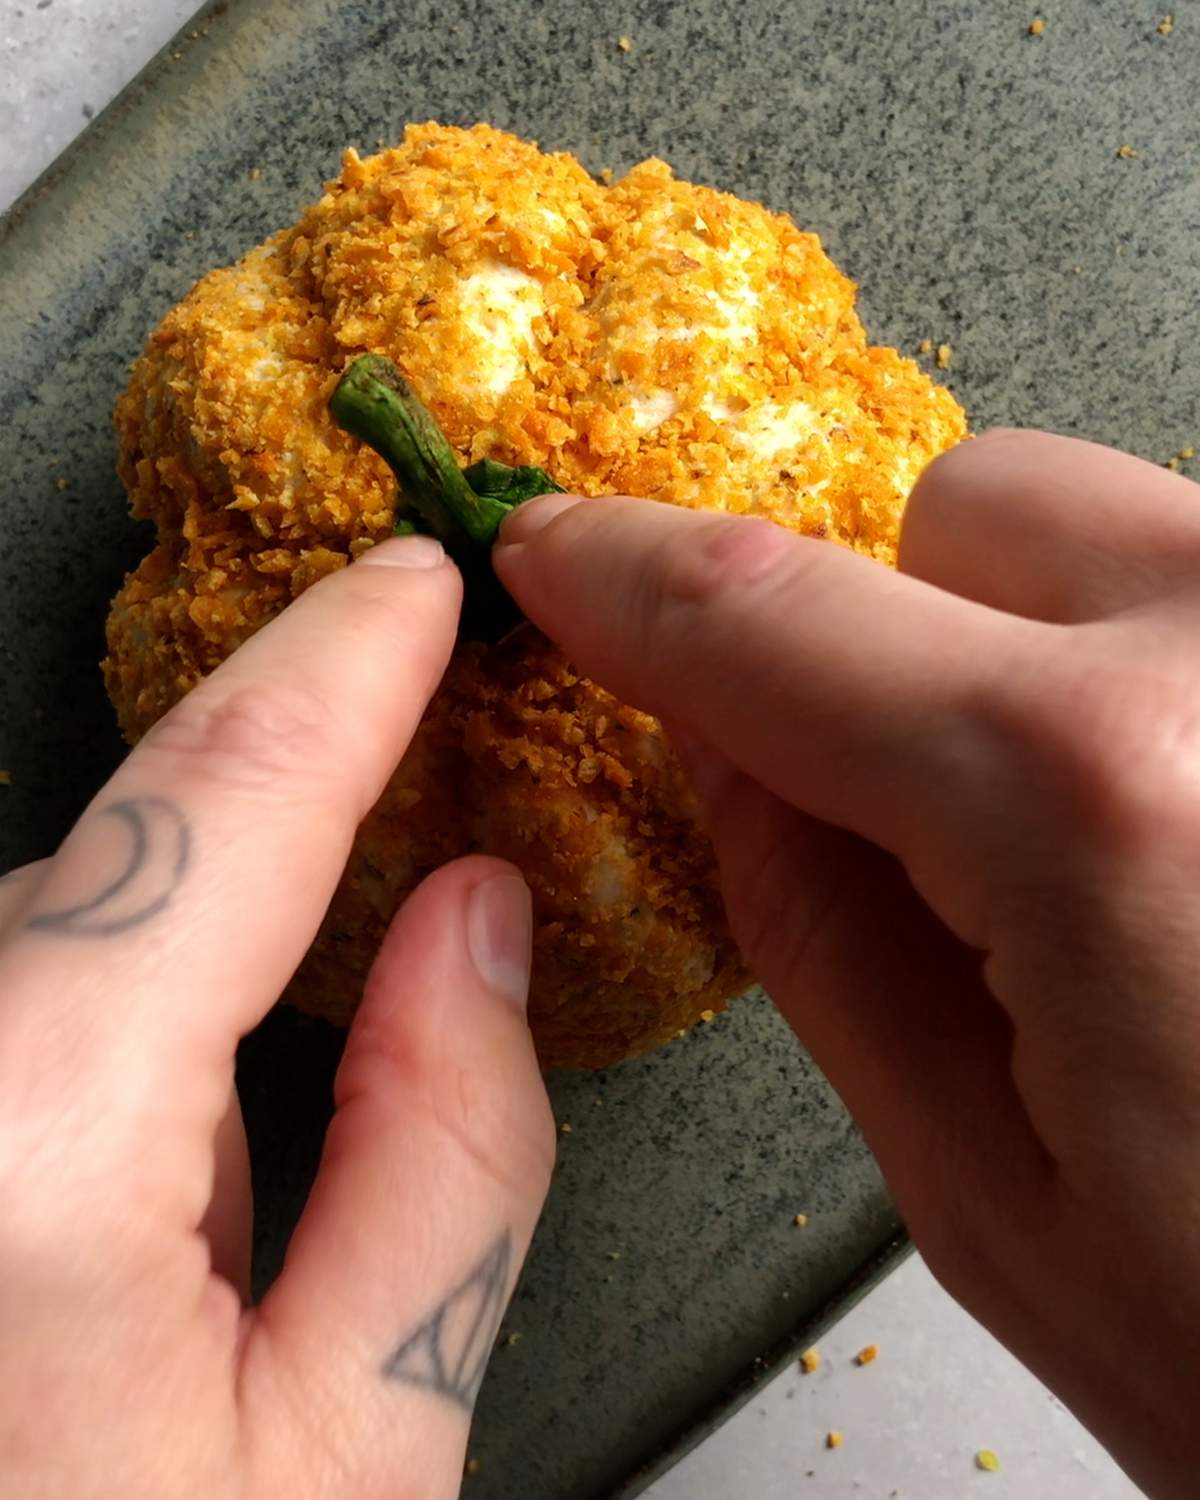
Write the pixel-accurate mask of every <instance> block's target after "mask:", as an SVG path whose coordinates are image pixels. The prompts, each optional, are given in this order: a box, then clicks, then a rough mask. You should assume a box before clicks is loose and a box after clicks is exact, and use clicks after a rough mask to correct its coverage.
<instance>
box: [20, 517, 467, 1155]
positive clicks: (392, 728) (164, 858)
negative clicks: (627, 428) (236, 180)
mask: <svg viewBox="0 0 1200 1500" xmlns="http://www.w3.org/2000/svg"><path fill="white" fill-rule="evenodd" d="M389 564H391V566H389ZM460 599H461V582H460V579H459V576H458V573H457V571H456V570H455V568H454V567H453V566H451V565H450V563H449V562H448V561H447V560H446V558H445V556H444V554H443V553H442V550H441V548H440V546H438V544H437V543H435V542H432V541H431V540H430V539H428V538H405V539H397V540H394V541H388V542H386V543H384V544H382V545H381V546H379V547H377V548H374V549H372V551H370V552H367V553H365V554H364V556H363V557H362V558H361V559H360V560H359V561H358V562H356V563H353V564H352V565H351V566H350V567H348V568H346V569H344V570H342V571H341V572H340V573H337V574H335V575H334V576H332V577H330V578H327V579H325V580H323V581H322V582H320V583H318V584H316V585H315V586H314V587H313V588H311V589H310V590H308V591H307V592H306V593H305V594H303V595H302V596H301V597H300V598H299V599H298V600H297V601H296V602H295V603H294V604H293V605H291V606H290V607H289V608H288V609H287V610H286V611H285V612H284V613H283V615H282V616H281V617H280V618H279V619H278V620H276V621H274V622H273V623H271V624H270V625H268V626H266V627H265V628H264V629H263V630H262V631H260V632H259V633H258V634H257V635H256V636H255V637H254V638H253V639H252V640H251V641H249V642H248V643H247V644H246V645H245V646H244V647H242V648H241V649H240V650H239V651H238V652H237V653H236V654H235V655H234V656H232V657H231V658H230V659H229V660H228V661H227V662H225V663H224V664H223V665H222V666H221V667H220V668H219V670H218V671H216V672H215V673H214V674H213V675H212V676H211V677H209V678H208V679H207V680H206V681H204V682H203V683H201V684H200V685H199V686H198V687H197V688H195V689H194V691H193V692H191V693H190V694H189V695H188V696H187V697H186V698H185V699H184V700H183V701H182V702H181V703H179V704H178V705H177V706H176V707H175V708H174V709H173V710H172V711H171V712H170V713H169V714H167V715H166V716H165V717H164V718H163V719H162V720H161V721H160V723H159V724H158V725H157V726H156V727H155V728H154V729H153V730H152V731H151V732H150V733H149V734H148V735H147V736H146V737H145V739H143V740H142V741H141V743H140V744H139V745H138V746H137V748H136V749H135V750H134V751H133V753H132V754H131V755H130V756H129V757H128V759H127V760H126V761H125V762H124V764H123V765H122V766H121V768H120V769H119V770H118V771H117V773H116V775H115V776H114V777H113V779H112V780H111V781H110V782H109V784H108V785H107V786H106V787H105V788H104V789H103V790H102V791H101V792H100V794H99V795H98V796H97V797H96V799H95V800H94V801H93V803H92V804H91V807H90V808H89V809H88V810H87V811H86V812H85V813H84V815H83V817H82V819H81V820H80V822H79V823H78V824H77V825H76V827H75V828H74V829H73V830H72V832H71V834H70V835H69V836H68V838H67V840H66V842H65V843H64V845H63V847H62V849H61V850H60V851H59V853H58V854H57V856H56V857H55V859H54V860H53V862H52V863H51V865H50V867H49V868H48V870H47V872H46V873H45V875H44V876H43V878H42V881H41V885H40V888H39V890H38V893H37V898H36V900H35V901H34V903H33V905H32V907H31V909H30V911H29V913H28V914H27V915H26V917H25V919H24V921H23V922H22V923H21V924H20V925H19V927H18V930H17V931H16V932H15V933H11V934H10V935H9V938H8V940H7V941H6V942H5V943H4V944H3V946H2V947H0V994H3V996H4V1007H3V1010H2V1011H0V1073H3V1075H4V1081H3V1085H2V1086H0V1095H2V1096H3V1097H4V1098H6V1099H7V1100H8V1102H9V1103H10V1104H11V1106H12V1111H13V1117H14V1120H17V1121H18V1122H19V1125H20V1128H21V1130H22V1131H30V1130H32V1131H34V1132H36V1131H37V1129H38V1126H39V1122H41V1121H44V1120H45V1118H46V1117H52V1118H54V1119H57V1118H58V1116H59V1115H61V1113H62V1110H63V1098H64V1089H65V1090H66V1093H67V1095H68V1096H69V1097H70V1099H71V1102H72V1106H73V1108H76V1109H78V1108H83V1109H85V1110H87V1111H88V1113H89V1116H91V1117H96V1115H97V1112H98V1110H99V1108H100V1106H103V1107H104V1109H105V1111H106V1114H105V1116H104V1117H105V1118H107V1119H109V1120H112V1119H116V1118H120V1119H125V1120H132V1119H134V1118H138V1119H140V1120H141V1122H142V1123H143V1124H144V1122H145V1120H146V1119H147V1118H149V1119H155V1120H158V1121H163V1120H164V1119H170V1120H171V1121H172V1122H173V1123H174V1122H178V1123H182V1122H183V1118H184V1117H185V1116H186V1117H190V1122H191V1123H192V1124H194V1123H197V1122H206V1123H209V1124H211V1123H215V1121H216V1120H217V1119H218V1118H219V1117H220V1114H221V1111H222V1110H223V1108H224V1105H225V1101H226V1098H227V1095H228V1089H229V1067H230V1064H231V1060H232V1056H233V1051H234V1048H235V1047H236V1044H237V1041H238V1039H239V1037H240V1036H241V1035H243V1034H244V1033H245V1032H246V1031H247V1030H249V1029H250V1027H251V1026H253V1025H254V1024H255V1023H256V1022H257V1020H258V1019H259V1018H260V1017H261V1016H262V1014H263V1013H264V1012H265V1011H266V1010H267V1009H268V1008H269V1006H270V1005H271V1004H272V1003H273V1002H274V1000H275V999H276V998H277V996H278V994H279V992H280V990H281V989H282V988H283V986H284V985H285V983H286V982H287V980H288V979H289V978H290V976H291V974H292V972H293V970H294V969H295V967H296V964H297V963H298V962H299V960H300V958H301V957H302V956H303V953H304V951H305V948H306V947H307V945H308V943H309V941H310V939H311V937H312V935H313V933H314V931H315V930H316V928H317V925H318V923H319V921H320V919H321V916H322V915H323V913H324V911H325V908H326V906H327V905H328V903H329V899H330V897H331V895H332V893H333V890H334V887H335V885H336V883H337V880H338V878H339V876H340V875H341V873H342V870H343V868H344V865H345V862H346V857H347V854H348V852H349V849H350V845H351V842H352V840H353V837H354V832H355V829H356V827H357V825H358V823H359V822H360V820H361V819H362V818H363V816H364V815H365V814H366V812H367V811H368V810H369V808H370V807H371V805H372V804H373V802H374V801H375V800H376V798H377V797H378V796H379V793H380V792H381V790H382V789H383V786H384V785H385V783H386V781H387V779H388V777H389V776H390V774H391V772H392V770H393V769H394V768H395V765H396V763H397V761H398V760H399V758H400V756H401V754H402V753H403V751H404V749H405V747H406V746H407V744H408V741H409V739H410V737H411V735H412V733H413V730H414V728H415V726H416V724H417V722H418V719H419V718H420V715H421V713H422V712H423V710H424V708H425V705H426V703H427V701H428V699H429V697H430V695H431V694H432V693H433V691H434V688H435V687H436V686H437V683H438V681H439V679H440V677H441V675H442V673H443V671H444V669H445V666H446V662H447V659H448V657H449V654H450V651H451V649H452V646H453V643H454V634H455V627H456V622H457V617H458V609H459V603H460ZM9 1062H11V1064H12V1066H11V1067H8V1066H6V1064H7V1063H9ZM164 1079H166V1080H168V1083H167V1087H166V1090H165V1091H164ZM10 1084H11V1087H10ZM43 1085H44V1086H43Z"/></svg>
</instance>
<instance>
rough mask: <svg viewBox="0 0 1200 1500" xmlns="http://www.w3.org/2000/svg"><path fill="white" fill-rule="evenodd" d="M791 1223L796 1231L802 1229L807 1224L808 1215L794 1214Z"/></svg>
mask: <svg viewBox="0 0 1200 1500" xmlns="http://www.w3.org/2000/svg"><path fill="white" fill-rule="evenodd" d="M792 1223H793V1224H794V1225H795V1226H796V1228H797V1229H804V1228H805V1227H806V1226H807V1224H808V1215H807V1214H796V1215H795V1216H794V1217H793V1219H792Z"/></svg>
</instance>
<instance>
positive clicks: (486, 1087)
mask: <svg viewBox="0 0 1200 1500" xmlns="http://www.w3.org/2000/svg"><path fill="white" fill-rule="evenodd" d="M364 1020H366V1018H365V1017H364V1016H363V1014H362V1012H360V1015H359V1018H358V1020H356V1022H355V1033H354V1046H353V1048H352V1049H350V1050H348V1052H347V1055H346V1058H345V1060H344V1061H343V1063H342V1066H341V1068H340V1069H339V1071H338V1076H337V1083H336V1088H335V1098H336V1102H337V1108H338V1111H339V1112H341V1111H344V1110H347V1109H348V1108H351V1107H359V1108H365V1109H366V1110H368V1111H370V1112H378V1113H380V1114H383V1113H386V1114H388V1115H391V1114H394V1112H395V1111H396V1109H397V1100H403V1105H402V1106H401V1107H402V1108H403V1110H404V1113H405V1115H406V1118H407V1119H409V1120H410V1121H411V1122H412V1123H413V1124H414V1125H416V1126H417V1127H418V1128H419V1129H422V1130H426V1131H428V1132H429V1133H430V1134H431V1135H432V1136H433V1137H434V1139H435V1141H436V1142H437V1143H438V1146H439V1147H441V1146H445V1147H448V1148H449V1153H450V1156H451V1158H452V1159H453V1160H455V1161H456V1162H457V1163H458V1164H460V1165H461V1166H462V1167H464V1168H465V1170H466V1173H467V1174H468V1177H470V1178H477V1177H480V1176H482V1177H483V1178H484V1179H485V1180H487V1181H489V1182H491V1183H493V1184H495V1185H496V1186H498V1187H499V1188H500V1189H501V1190H502V1191H503V1192H504V1193H505V1194H507V1195H508V1196H510V1197H512V1198H513V1199H515V1200H516V1201H518V1202H525V1201H527V1200H529V1199H531V1198H532V1197H534V1196H536V1197H537V1199H538V1201H539V1202H540V1201H541V1198H543V1197H544V1196H545V1193H546V1190H547V1188H548V1187H549V1183H550V1175H551V1173H552V1171H553V1169H554V1159H555V1129H554V1120H553V1116H552V1115H551V1112H550V1106H549V1102H548V1100H547V1099H546V1097H545V1092H544V1090H543V1089H541V1088H539V1087H538V1086H537V1080H536V1077H531V1079H530V1082H529V1086H527V1087H521V1086H520V1085H519V1084H516V1083H512V1082H507V1081H504V1082H502V1081H501V1076H503V1078H504V1079H506V1080H507V1079H509V1078H510V1077H511V1073H512V1071H513V1070H512V1069H506V1070H504V1072H503V1075H501V1074H500V1072H499V1071H498V1070H497V1069H495V1068H484V1067H481V1066H479V1065H476V1064H473V1063H472V1062H471V1061H470V1060H469V1059H468V1060H460V1059H458V1058H457V1057H454V1056H447V1054H446V1053H445V1052H444V1051H442V1050H441V1049H440V1048H438V1049H437V1050H436V1055H435V1052H434V1049H432V1048H431V1047H430V1046H429V1045H428V1044H427V1043H426V1041H424V1040H423V1039H422V1038H421V1037H420V1035H419V1034H417V1033H416V1032H415V1031H413V1030H409V1029H406V1030H405V1032H404V1034H403V1035H396V1034H395V1031H394V1028H391V1027H385V1026H372V1025H371V1024H370V1022H369V1021H367V1023H366V1024H365V1025H364V1024H363V1023H364ZM530 1071H531V1074H533V1072H534V1068H533V1064H532V1062H531V1063H530Z"/></svg>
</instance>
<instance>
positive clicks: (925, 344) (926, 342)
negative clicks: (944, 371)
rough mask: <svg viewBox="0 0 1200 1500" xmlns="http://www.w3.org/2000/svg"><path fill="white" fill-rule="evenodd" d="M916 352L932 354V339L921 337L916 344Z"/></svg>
mask: <svg viewBox="0 0 1200 1500" xmlns="http://www.w3.org/2000/svg"><path fill="white" fill-rule="evenodd" d="M917 353H918V354H932V353H933V340H932V339H922V340H921V342H920V343H919V344H918V345H917Z"/></svg>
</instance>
